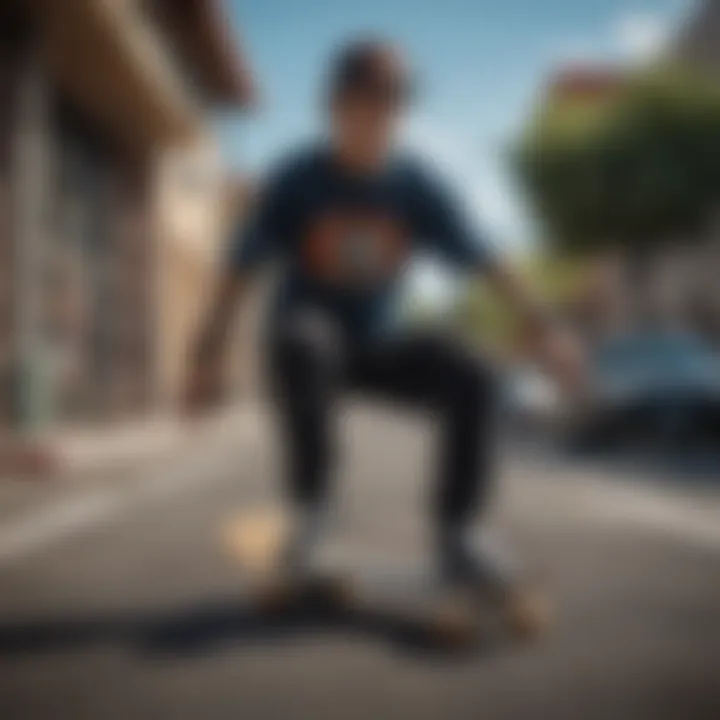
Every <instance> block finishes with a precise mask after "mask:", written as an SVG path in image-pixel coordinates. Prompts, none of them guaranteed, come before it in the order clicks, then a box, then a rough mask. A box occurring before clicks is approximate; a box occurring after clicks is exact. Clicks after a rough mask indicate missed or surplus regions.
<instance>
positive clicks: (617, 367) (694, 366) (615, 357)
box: [597, 336, 717, 373]
mask: <svg viewBox="0 0 720 720" xmlns="http://www.w3.org/2000/svg"><path fill="white" fill-rule="evenodd" d="M716 362H717V360H715V359H714V358H713V356H712V354H711V353H710V352H709V351H708V350H707V349H706V348H705V347H704V346H703V345H702V343H700V342H698V341H696V340H694V339H693V338H688V337H673V336H667V337H652V338H634V339H631V340H625V341H620V342H617V343H614V344H612V345H610V346H608V347H606V348H605V349H603V350H602V351H601V352H600V353H599V355H598V357H597V367H598V369H599V370H600V372H609V373H615V372H623V373H634V372H643V373H647V372H650V373H652V372H660V371H666V372H673V371H679V372H682V371H691V372H692V371H694V370H702V369H703V368H704V367H707V366H710V365H711V364H715V363H716Z"/></svg>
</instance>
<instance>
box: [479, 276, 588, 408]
mask: <svg viewBox="0 0 720 720" xmlns="http://www.w3.org/2000/svg"><path fill="white" fill-rule="evenodd" d="M483 275H484V277H485V278H487V280H488V281H489V282H490V284H491V286H492V288H493V290H494V291H495V292H496V293H498V295H500V296H501V297H502V298H503V299H504V300H505V301H506V302H507V303H508V305H510V307H511V308H512V309H513V310H514V311H515V313H516V315H517V316H518V318H519V320H520V330H519V335H520V337H519V340H520V342H521V344H522V346H523V348H524V349H525V350H526V351H527V353H528V354H529V355H530V356H531V357H532V358H534V359H535V360H536V361H537V362H539V363H540V364H541V365H543V366H544V367H545V369H546V370H547V371H548V372H549V373H551V374H552V375H554V376H555V377H557V378H558V380H560V381H561V382H562V384H563V385H564V387H565V388H566V389H567V390H569V391H570V392H571V393H572V394H574V395H578V394H580V393H581V392H582V389H583V383H584V376H585V367H584V365H585V362H584V353H583V350H582V347H581V345H580V343H579V342H578V340H577V338H576V337H575V335H574V334H573V333H571V332H570V331H569V329H568V328H567V327H565V326H564V325H563V324H562V323H561V322H560V321H559V320H558V319H556V318H555V317H554V316H553V314H552V313H551V312H549V311H548V309H547V308H546V307H545V306H544V304H543V303H542V302H540V301H539V299H538V298H537V297H535V295H534V294H533V292H532V290H531V288H529V287H528V284H527V283H526V282H524V281H523V280H522V279H521V278H520V277H519V276H518V275H517V274H516V273H514V272H513V271H512V270H511V269H510V268H508V267H507V266H506V265H504V264H503V263H494V264H492V265H491V266H490V267H488V268H485V270H484V273H483Z"/></svg>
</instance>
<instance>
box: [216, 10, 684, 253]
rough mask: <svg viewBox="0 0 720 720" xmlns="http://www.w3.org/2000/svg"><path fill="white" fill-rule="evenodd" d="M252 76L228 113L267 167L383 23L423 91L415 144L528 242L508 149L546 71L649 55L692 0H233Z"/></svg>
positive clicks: (506, 241)
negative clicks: (337, 70)
mask: <svg viewBox="0 0 720 720" xmlns="http://www.w3.org/2000/svg"><path fill="white" fill-rule="evenodd" d="M228 4H229V7H230V11H231V17H232V22H233V23H234V25H235V27H236V28H237V31H238V33H239V34H240V38H241V40H240V41H241V43H242V45H243V47H244V48H245V52H246V53H247V55H248V58H249V60H250V64H251V66H252V70H253V72H254V75H255V77H256V79H257V83H258V85H259V88H260V91H261V94H262V103H261V106H260V108H259V109H258V110H257V111H256V112H255V113H254V115H252V116H250V117H248V118H245V119H242V120H239V121H238V120H231V121H228V122H223V123H222V136H223V139H224V144H225V148H226V151H227V155H228V158H229V159H230V162H231V163H232V164H233V165H236V166H238V167H241V168H245V169H249V170H250V171H252V172H258V171H260V172H261V171H262V169H263V167H264V166H266V165H267V163H268V162H271V161H272V159H273V158H275V157H277V156H278V155H279V154H281V153H282V151H283V149H284V148H287V147H288V146H292V145H293V144H294V143H296V142H298V141H299V140H302V139H304V138H307V137H309V136H312V134H313V132H315V131H316V130H317V128H318V126H319V122H320V118H319V117H318V112H317V110H318V97H319V88H320V84H321V79H322V72H323V67H324V66H325V63H326V61H327V59H328V57H329V56H330V55H331V53H332V50H333V48H334V47H335V46H336V45H337V44H338V42H339V41H342V40H343V39H346V38H348V37H353V36H355V35H358V34H364V33H367V32H369V33H376V34H380V35H382V36H385V37H389V38H392V39H396V40H397V41H399V42H400V43H401V44H402V45H403V46H404V47H405V48H406V49H407V51H408V52H409V54H410V56H411V58H412V60H413V63H414V65H415V67H416V69H417V72H418V74H419V77H420V80H421V86H422V97H421V101H420V102H419V103H418V106H417V108H416V109H415V112H414V114H413V116H412V118H411V119H410V121H409V124H408V129H407V137H408V140H407V141H408V143H409V144H411V145H414V146H416V147H418V148H420V149H421V150H422V151H423V152H424V153H426V154H427V155H429V156H430V157H431V158H432V159H433V160H434V161H435V162H436V163H437V164H438V165H439V166H440V167H441V168H442V169H443V171H444V172H445V174H446V175H447V176H448V178H449V179H450V180H451V181H452V182H454V183H456V184H457V186H458V188H459V190H460V191H461V192H462V193H463V194H464V195H465V197H466V198H467V199H468V201H469V202H470V203H471V206H472V208H473V210H474V211H476V213H477V216H478V218H479V220H481V221H482V223H483V225H484V227H485V228H486V229H487V230H488V232H489V233H490V234H491V235H492V237H493V238H494V239H495V241H496V243H497V244H499V245H501V246H504V247H508V248H518V247H519V248H522V247H525V246H527V243H528V242H531V235H532V231H531V227H530V225H529V224H528V222H527V218H526V217H525V213H524V212H523V208H522V205H521V203H520V201H519V199H518V194H517V193H516V192H515V190H514V189H513V187H512V182H511V179H510V178H509V174H508V172H507V171H506V168H505V164H504V162H503V152H504V149H505V148H506V147H507V144H508V143H509V142H510V141H511V140H512V138H513V135H514V133H516V132H517V129H518V128H519V127H520V126H521V124H522V122H523V119H524V118H525V117H527V113H528V109H529V107H530V106H531V103H532V101H533V99H534V98H535V97H536V93H537V91H538V88H539V87H540V86H541V84H542V81H543V79H544V78H546V77H547V76H548V73H549V72H550V71H551V70H552V69H553V68H555V67H557V66H558V65H560V64H562V63H565V62H571V61H588V60H589V61H594V60H600V61H602V60H617V59H623V60H629V61H635V60H638V59H643V58H644V57H646V56H650V55H652V54H653V53H655V52H657V50H658V48H660V47H662V45H663V43H665V42H666V40H667V38H668V37H669V36H672V34H673V31H676V30H677V28H678V26H679V24H680V22H681V20H682V19H683V18H684V17H685V16H687V15H688V13H689V12H690V8H689V3H688V0H228Z"/></svg>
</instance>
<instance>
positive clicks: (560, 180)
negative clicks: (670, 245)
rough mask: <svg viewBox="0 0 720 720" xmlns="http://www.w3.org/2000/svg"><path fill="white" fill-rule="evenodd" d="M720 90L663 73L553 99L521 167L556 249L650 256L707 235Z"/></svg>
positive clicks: (718, 154) (525, 147)
mask: <svg viewBox="0 0 720 720" xmlns="http://www.w3.org/2000/svg"><path fill="white" fill-rule="evenodd" d="M718 88H720V84H716V81H715V79H714V78H712V79H708V78H706V77H703V76H701V75H699V74H698V73H697V72H694V71H690V70H688V69H683V68H678V67H667V66H666V67H658V68H655V69H654V70H653V71H651V72H645V73H643V74H638V75H630V76H628V77H626V78H625V79H624V80H623V81H621V82H619V83H618V85H617V88H616V89H615V91H613V92H611V93H608V94H607V95H605V96H604V97H602V98H599V99H598V98H596V99H594V100H592V101H587V100H583V99H582V98H581V99H579V100H577V101H573V100H560V101H552V100H551V101H550V102H548V103H546V104H545V105H543V106H542V107H541V108H539V110H538V111H537V113H536V114H535V116H534V117H533V118H532V119H531V122H530V123H529V124H528V127H527V128H526V131H525V133H524V136H523V138H522V139H521V142H520V143H519V146H518V148H517V152H516V154H515V161H516V167H517V170H518V172H519V175H520V178H521V180H522V183H523V185H524V187H525V189H526V190H527V194H528V197H529V199H530V201H531V204H532V206H533V207H534V208H535V210H536V214H537V217H538V219H539V221H540V223H541V225H542V228H543V231H544V234H545V236H546V237H547V239H548V240H549V242H550V243H551V244H552V245H553V246H554V247H555V248H557V249H559V250H561V251H563V252H571V253H582V254H587V253H590V252H595V251H602V250H606V249H609V248H620V249H622V250H625V251H628V253H629V255H632V256H633V257H636V258H637V257H640V258H642V257H643V256H645V255H646V254H647V252H648V251H649V250H650V249H652V248H655V247H657V246H658V244H661V243H665V242H678V241H680V240H683V241H684V240H688V239H692V238H693V237H697V235H698V231H699V230H701V229H702V228H703V227H704V226H705V224H706V223H707V222H708V221H709V219H710V217H711V215H712V213H713V211H714V210H716V208H717V205H718V200H720V90H719V89H718Z"/></svg>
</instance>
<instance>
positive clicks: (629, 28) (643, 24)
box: [613, 12, 672, 62]
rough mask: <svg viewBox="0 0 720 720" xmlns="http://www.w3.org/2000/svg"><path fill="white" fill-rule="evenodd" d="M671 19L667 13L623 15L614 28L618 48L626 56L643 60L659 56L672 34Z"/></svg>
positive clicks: (634, 59)
mask: <svg viewBox="0 0 720 720" xmlns="http://www.w3.org/2000/svg"><path fill="white" fill-rule="evenodd" d="M671 25H672V24H671V21H670V18H668V17H667V16H665V15H660V14H657V13H649V12H630V13H627V14H625V15H621V16H620V17H619V18H618V19H617V20H616V21H615V25H614V28H613V35H614V40H615V45H616V46H617V50H618V52H619V53H620V55H622V56H623V57H624V58H626V59H629V60H633V61H639V62H642V61H644V60H649V59H652V58H655V57H657V56H658V55H659V54H660V53H661V52H662V51H663V49H664V48H665V47H666V46H667V43H668V41H669V39H670V35H671V29H672V27H671Z"/></svg>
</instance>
